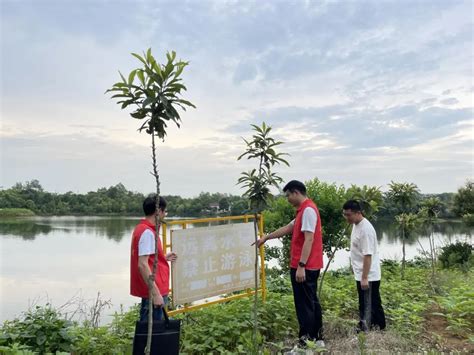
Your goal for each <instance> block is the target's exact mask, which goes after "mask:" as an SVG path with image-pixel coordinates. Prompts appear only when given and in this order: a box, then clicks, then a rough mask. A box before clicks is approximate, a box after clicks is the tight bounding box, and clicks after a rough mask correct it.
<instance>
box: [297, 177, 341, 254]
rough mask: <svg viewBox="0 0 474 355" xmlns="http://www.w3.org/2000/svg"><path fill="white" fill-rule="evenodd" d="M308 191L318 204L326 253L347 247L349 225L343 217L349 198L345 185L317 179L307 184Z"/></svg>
mask: <svg viewBox="0 0 474 355" xmlns="http://www.w3.org/2000/svg"><path fill="white" fill-rule="evenodd" d="M306 189H307V194H308V197H309V198H310V199H312V200H313V201H315V202H316V204H317V206H318V209H319V214H320V216H321V221H322V231H323V250H324V252H325V253H330V252H332V251H333V249H334V248H336V247H337V248H338V249H340V248H341V247H344V246H346V245H347V238H346V235H345V232H346V228H347V223H346V220H345V219H344V217H343V216H342V205H343V204H344V203H345V202H346V200H347V199H348V198H347V192H346V189H345V187H344V185H341V186H337V185H336V184H335V183H332V184H329V183H326V182H322V181H320V180H319V179H318V178H315V179H313V180H310V181H307V182H306Z"/></svg>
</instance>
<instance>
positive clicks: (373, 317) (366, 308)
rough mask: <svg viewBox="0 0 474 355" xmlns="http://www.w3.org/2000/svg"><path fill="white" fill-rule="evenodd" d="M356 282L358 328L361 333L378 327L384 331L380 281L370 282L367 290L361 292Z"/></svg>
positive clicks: (358, 282) (358, 283)
mask: <svg viewBox="0 0 474 355" xmlns="http://www.w3.org/2000/svg"><path fill="white" fill-rule="evenodd" d="M356 282H357V293H358V294H359V318H360V322H359V328H360V329H361V330H363V331H366V330H369V329H370V328H372V327H374V326H378V327H379V328H380V330H383V329H385V313H384V311H383V307H382V299H381V298H380V281H370V282H369V289H368V290H363V289H362V287H361V286H360V281H356Z"/></svg>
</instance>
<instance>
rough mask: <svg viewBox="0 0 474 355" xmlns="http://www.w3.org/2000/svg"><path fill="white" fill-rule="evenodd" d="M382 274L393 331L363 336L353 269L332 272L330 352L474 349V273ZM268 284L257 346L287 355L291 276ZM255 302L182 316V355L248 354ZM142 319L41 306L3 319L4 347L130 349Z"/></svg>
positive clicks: (391, 267)
mask: <svg viewBox="0 0 474 355" xmlns="http://www.w3.org/2000/svg"><path fill="white" fill-rule="evenodd" d="M382 272H383V282H382V286H381V294H382V299H383V302H384V307H385V311H386V315H387V322H388V330H387V331H386V332H384V333H378V332H373V333H369V334H367V335H364V336H362V338H361V336H357V335H356V334H355V332H354V328H355V325H356V319H357V307H358V304H357V293H356V289H355V282H354V280H353V276H352V275H351V274H350V272H349V271H348V270H341V271H336V272H331V271H330V272H328V274H327V275H326V281H325V283H326V286H325V287H326V291H325V293H324V295H323V297H322V299H321V302H322V306H323V310H324V326H325V338H326V345H327V350H328V351H333V352H340V353H347V352H354V351H355V349H357V348H359V350H361V349H365V350H366V351H368V352H383V351H385V352H386V351H390V352H402V353H403V352H413V351H414V352H421V351H429V350H439V349H441V346H443V347H442V349H443V350H446V351H448V350H450V351H461V350H463V349H464V351H466V352H468V351H472V350H474V348H473V346H474V342H472V340H473V339H471V340H469V337H470V336H471V337H472V335H471V334H472V328H473V321H474V319H473V315H474V312H473V311H474V297H473V296H474V282H473V281H474V270H472V269H469V270H468V271H465V272H462V271H460V270H458V269H446V270H442V269H440V270H438V271H437V275H438V277H437V279H436V283H437V285H436V287H433V286H434V285H433V283H432V282H433V281H432V278H431V277H430V275H431V265H430V261H429V260H421V259H416V260H415V261H408V262H407V264H406V268H405V278H404V279H403V280H402V279H401V265H400V264H399V263H398V262H395V261H384V263H383V265H382ZM268 287H269V293H268V299H267V301H266V302H265V303H260V305H259V307H258V318H259V327H258V344H259V347H260V350H261V351H262V353H264V354H270V353H272V354H273V353H282V352H283V351H287V350H289V349H291V348H292V347H293V346H294V345H295V341H296V335H297V328H298V327H297V322H296V318H295V312H294V305H293V298H292V294H291V285H290V280H289V278H288V277H287V276H286V275H273V276H271V277H269V279H268ZM251 307H252V299H251V298H244V299H240V300H236V301H232V302H228V303H225V304H219V305H214V306H210V307H208V308H204V309H202V310H198V311H194V312H191V313H188V314H184V315H179V318H181V319H182V320H183V328H182V335H181V351H182V353H185V354H203V353H210V352H214V353H224V354H237V353H242V354H243V353H248V352H250V351H251V349H252V346H253V345H252V341H251V339H252V336H251V334H252V328H253V322H252V316H251V314H250V312H249V310H250V309H251ZM434 310H436V311H434ZM433 314H435V315H437V316H440V317H441V318H442V319H443V321H444V323H443V324H442V327H441V328H439V329H438V328H436V327H435V326H434V325H433V324H431V323H429V322H430V317H431V316H433ZM137 317H138V308H137V307H133V308H132V309H131V310H130V311H128V312H120V313H116V314H115V315H114V319H113V321H112V323H111V324H109V325H107V326H101V327H93V326H91V323H90V322H86V323H84V324H77V323H74V322H70V321H67V320H65V319H63V317H62V315H61V314H60V313H59V312H58V311H55V310H53V309H51V308H50V307H49V306H46V307H36V308H34V309H33V310H31V311H29V312H26V313H25V314H24V315H23V316H22V317H20V319H15V320H12V321H7V322H5V324H4V325H3V327H2V329H1V336H0V351H3V352H4V353H6V354H8V353H12V354H13V353H15V351H14V349H16V350H20V349H23V350H31V351H35V352H37V353H47V352H55V351H68V352H69V351H72V352H74V353H75V354H91V353H97V354H99V353H100V354H122V353H129V352H130V351H131V343H132V338H133V331H134V322H135V320H136V319H137ZM437 332H440V334H439V333H437ZM441 337H443V338H441ZM451 338H452V339H456V340H457V341H459V342H460V343H459V344H461V345H454V347H451V348H449V347H447V346H448V345H446V340H447V339H448V340H449V339H451ZM448 344H449V342H448Z"/></svg>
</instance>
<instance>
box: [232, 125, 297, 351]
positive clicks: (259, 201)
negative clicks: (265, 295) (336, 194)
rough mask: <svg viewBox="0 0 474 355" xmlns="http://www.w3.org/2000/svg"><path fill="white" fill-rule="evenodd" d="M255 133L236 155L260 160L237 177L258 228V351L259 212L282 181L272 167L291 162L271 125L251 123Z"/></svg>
mask: <svg viewBox="0 0 474 355" xmlns="http://www.w3.org/2000/svg"><path fill="white" fill-rule="evenodd" d="M252 127H253V130H254V131H255V134H254V135H253V136H252V139H251V140H246V139H244V142H245V144H246V149H245V151H244V152H243V153H242V154H241V155H240V156H239V157H238V158H237V160H240V159H242V158H243V157H247V159H256V160H257V161H258V167H257V168H256V169H252V170H251V171H249V172H243V173H242V176H241V177H240V178H239V180H238V184H240V185H242V186H243V187H244V188H245V189H246V191H245V193H244V196H245V197H246V198H248V199H249V202H250V209H251V210H252V212H253V214H254V219H253V222H254V231H255V269H254V272H255V275H254V277H255V297H254V312H253V313H254V333H253V341H254V351H255V352H257V336H258V330H257V328H258V326H257V302H258V295H257V289H258V245H257V239H258V215H259V214H261V213H262V212H263V210H264V209H265V208H266V207H267V206H268V204H269V202H270V199H271V198H272V197H273V195H272V194H271V192H270V187H271V186H275V187H277V188H278V184H279V183H281V182H282V181H283V180H282V179H281V178H280V177H279V176H278V175H277V174H275V173H274V172H272V168H273V167H274V166H275V165H276V164H280V163H283V164H286V165H287V166H289V164H288V162H287V161H286V160H285V159H283V156H285V155H287V154H286V153H277V152H276V147H277V146H278V145H280V144H282V142H277V141H275V139H274V138H272V137H271V136H270V131H271V129H272V128H271V127H270V126H267V125H266V124H265V122H263V123H262V126H261V127H259V126H257V125H252Z"/></svg>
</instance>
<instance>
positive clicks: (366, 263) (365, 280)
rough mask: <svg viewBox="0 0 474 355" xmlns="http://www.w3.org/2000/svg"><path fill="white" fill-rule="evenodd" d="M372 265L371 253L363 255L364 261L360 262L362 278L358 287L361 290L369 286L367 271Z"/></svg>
mask: <svg viewBox="0 0 474 355" xmlns="http://www.w3.org/2000/svg"><path fill="white" fill-rule="evenodd" d="M371 265H372V255H364V262H363V264H362V278H361V280H360V287H361V288H362V289H363V290H367V289H368V288H369V271H370V266H371Z"/></svg>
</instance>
